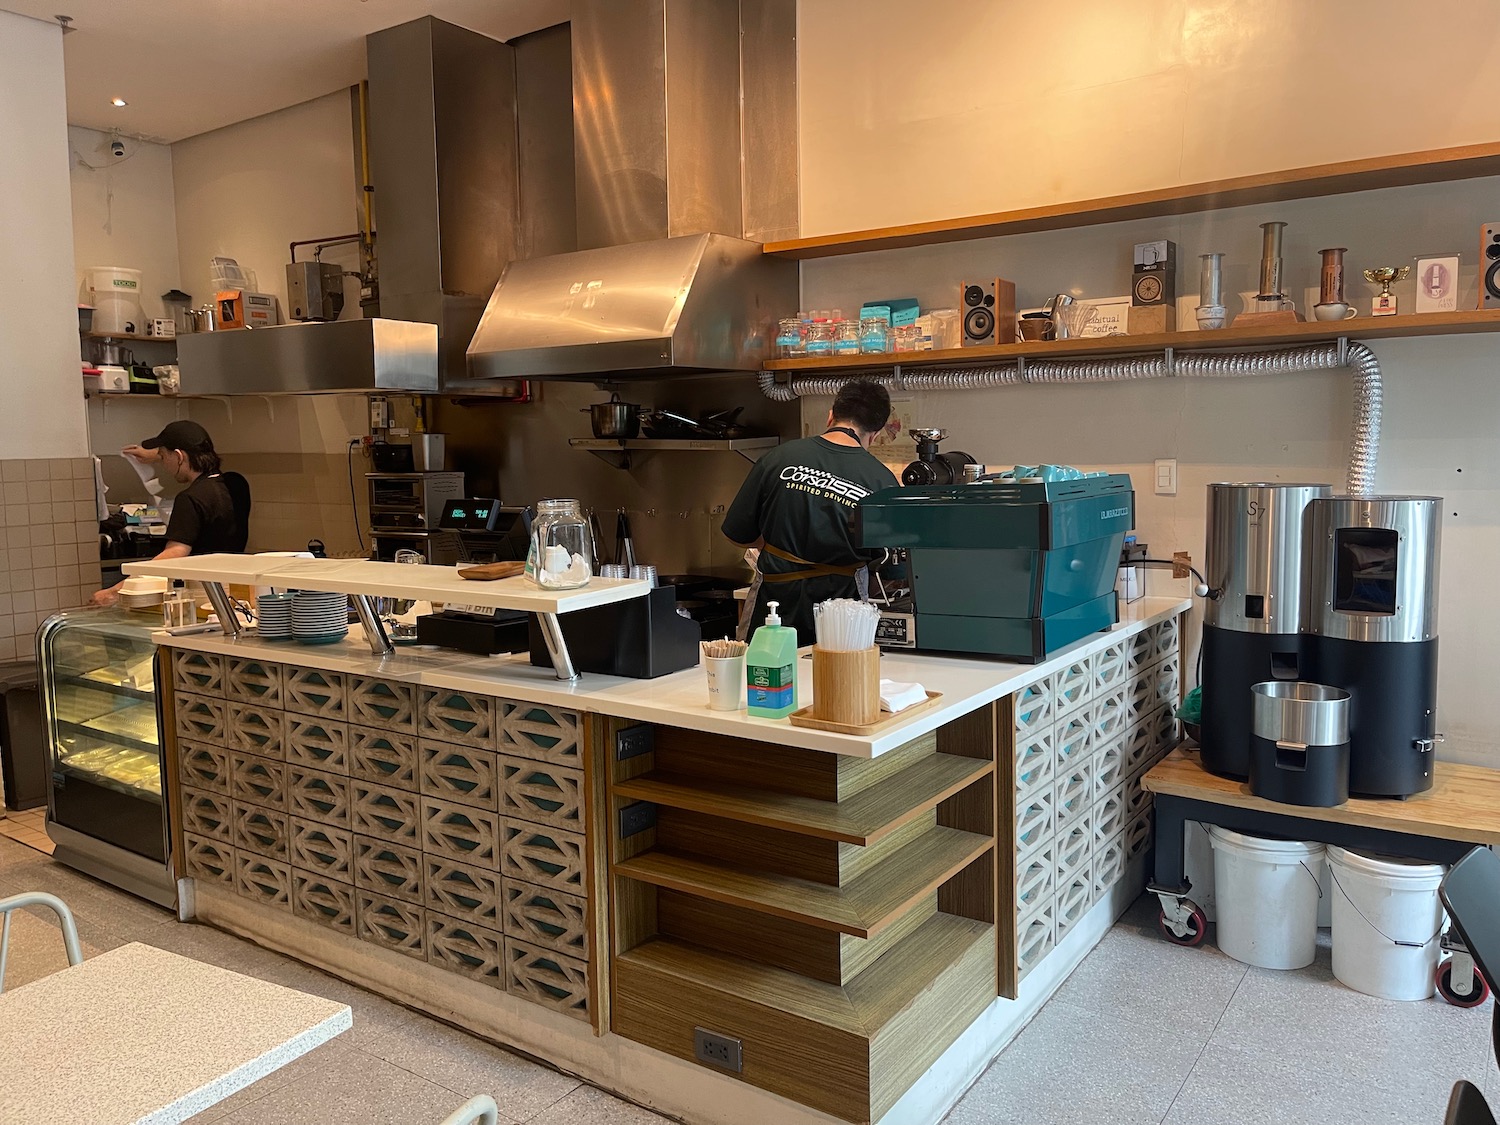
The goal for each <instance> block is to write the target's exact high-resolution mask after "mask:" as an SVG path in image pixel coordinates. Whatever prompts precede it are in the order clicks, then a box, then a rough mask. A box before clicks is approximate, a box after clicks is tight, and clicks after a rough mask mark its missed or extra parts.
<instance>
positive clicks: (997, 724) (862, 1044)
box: [605, 703, 1015, 1122]
mask: <svg viewBox="0 0 1500 1125" xmlns="http://www.w3.org/2000/svg"><path fill="white" fill-rule="evenodd" d="M1002 712H1003V714H1002ZM1009 724H1010V708H1009V704H1008V703H1005V704H990V705H985V706H982V707H980V708H979V709H978V710H976V711H973V712H971V713H969V714H967V715H964V716H962V717H961V718H958V719H955V720H954V721H952V722H950V723H948V724H947V725H946V726H944V727H941V728H939V729H938V730H936V731H934V732H931V733H929V734H925V735H921V736H919V737H917V738H914V739H912V740H911V741H910V742H908V743H907V744H905V745H904V746H901V747H898V748H896V749H894V750H890V751H888V752H887V753H885V754H883V755H881V756H879V757H876V758H868V759H862V758H854V757H849V756H844V755H833V754H826V753H821V752H819V751H810V750H802V749H798V748H795V747H787V746H780V745H776V744H772V743H765V742H749V741H746V740H741V739H734V738H727V737H722V736H717V735H710V734H705V733H700V732H694V731H685V730H681V729H676V728H668V727H653V728H651V743H650V745H651V749H650V751H649V752H645V753H633V754H629V755H627V756H626V757H624V758H621V757H620V756H619V754H618V753H610V754H609V757H610V759H612V762H613V764H612V767H611V777H610V782H609V790H608V792H609V804H610V810H611V813H610V825H611V834H612V839H611V864H610V872H611V877H612V884H613V894H612V903H613V911H614V927H613V951H614V953H613V957H612V961H611V981H612V1000H611V1015H610V1021H611V1028H612V1030H614V1031H615V1032H616V1033H617V1034H620V1035H624V1036H626V1037H627V1038H630V1039H633V1040H635V1041H636V1042H640V1043H645V1044H647V1045H648V1046H652V1047H655V1048H657V1049H659V1050H663V1051H666V1052H668V1053H671V1054H675V1055H678V1056H680V1057H683V1058H688V1059H692V1058H694V1036H695V1035H696V1034H697V1030H696V1029H699V1028H702V1029H707V1030H710V1031H712V1032H714V1033H717V1034H722V1035H725V1036H727V1037H729V1038H733V1039H738V1040H740V1042H741V1043H742V1044H743V1055H744V1064H743V1070H742V1071H741V1074H740V1076H741V1077H742V1078H743V1079H744V1080H745V1081H747V1082H751V1083H754V1084H755V1085H758V1086H762V1087H764V1088H765V1089H768V1090H771V1091H773V1092H775V1093H778V1094H781V1095H783V1096H786V1097H790V1098H793V1099H795V1100H797V1101H799V1102H801V1103H803V1104H805V1105H808V1106H811V1107H813V1108H815V1109H819V1110H821V1111H823V1112H825V1113H830V1114H833V1115H834V1116H837V1117H840V1118H842V1119H844V1120H846V1121H852V1122H868V1121H875V1120H878V1119H879V1118H880V1117H881V1116H882V1115H883V1114H884V1113H885V1112H886V1110H888V1109H889V1108H890V1107H891V1106H892V1105H893V1104H894V1103H895V1101H896V1100H897V1099H898V1098H899V1097H900V1096H901V1094H902V1093H904V1092H905V1090H906V1089H907V1088H908V1087H909V1086H910V1085H911V1083H912V1082H913V1081H915V1080H916V1079H917V1078H918V1077H919V1076H920V1075H921V1074H923V1073H925V1071H926V1070H927V1068H928V1067H929V1066H931V1065H932V1063H933V1062H934V1061H935V1060H936V1059H937V1058H938V1057H939V1056H941V1055H942V1053H943V1052H944V1051H945V1050H947V1048H948V1047H949V1046H950V1045H951V1043H952V1042H953V1040H954V1039H955V1038H956V1037H957V1035H958V1034H959V1033H960V1032H961V1031H962V1030H963V1029H964V1028H965V1027H967V1026H968V1025H969V1024H970V1023H971V1022H972V1021H973V1020H974V1019H975V1018H976V1017H977V1016H978V1015H979V1013H980V1012H982V1011H983V1010H984V1009H985V1008H986V1007H988V1006H989V1004H990V1003H991V1002H992V1001H993V1000H994V998H995V997H996V996H997V995H1000V994H1002V993H1009V992H1010V991H1011V990H1012V987H1013V982H1014V980H1015V969H1014V964H1015V961H1014V949H1013V938H1014V934H1013V931H1012V928H1011V926H1010V925H1009V924H1008V912H1009V910H1010V909H1011V905H1010V899H1009V897H1008V891H1007V892H1006V893H1005V894H1002V893H1001V888H1000V887H999V885H998V883H997V879H996V872H997V870H1000V871H1004V872H1006V873H1007V875H1008V874H1009V872H1010V870H1011V868H1012V866H1013V861H1012V850H1011V849H1012V847H1013V842H1012V841H1011V840H1010V839H1009V837H1008V836H1005V837H999V838H997V836H996V832H995V824H996V810H997V807H998V805H997V802H998V801H999V797H1000V795H1001V792H1002V791H1003V792H1004V793H1005V794H1007V795H1008V794H1009V792H1010V789H1011V787H1012V785H1013V782H1012V778H1011V771H1010V769H1009V763H1010V760H1011V757H1012V754H1011V752H1010V748H1009V746H1008V745H1006V746H1005V747H1004V748H1003V749H1002V748H1001V746H1000V741H999V739H1000V732H1001V731H1002V730H1006V729H1008V727H1009ZM627 726H629V724H628V723H625V722H624V721H622V720H610V721H609V723H608V727H607V729H606V731H605V734H606V738H611V739H612V738H614V737H615V735H616V734H617V733H618V732H619V731H621V730H624V729H625V728H626V727H627ZM605 749H608V747H606V748H605ZM1002 761H1003V762H1004V763H1005V764H1006V766H1007V768H1006V769H1005V770H1004V773H1005V777H1004V779H1003V780H1001V779H999V773H1000V772H1001V771H1000V769H999V765H1000V763H1001V762H1002ZM643 809H647V810H648V811H649V815H643V812H642V810H643ZM627 826H628V827H627ZM1002 852H1003V855H1001V854H1000V853H1002ZM1002 900H1003V901H1002ZM1001 916H1004V917H1006V921H1007V924H1005V925H1002V926H997V925H996V924H995V923H996V919H997V917H1001Z"/></svg>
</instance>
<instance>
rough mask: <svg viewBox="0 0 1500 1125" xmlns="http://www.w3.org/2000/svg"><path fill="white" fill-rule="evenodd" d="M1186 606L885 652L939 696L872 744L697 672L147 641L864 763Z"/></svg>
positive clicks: (804, 672)
mask: <svg viewBox="0 0 1500 1125" xmlns="http://www.w3.org/2000/svg"><path fill="white" fill-rule="evenodd" d="M393 565H394V564H393ZM408 569H409V568H408ZM1191 605H1192V601H1191V599H1188V598H1173V597H1157V598H1142V599H1141V600H1140V601H1138V602H1135V603H1133V604H1131V605H1127V606H1123V607H1121V616H1122V618H1123V620H1122V621H1121V622H1120V624H1118V625H1116V626H1115V627H1114V628H1113V629H1110V630H1108V631H1106V632H1102V633H1096V634H1094V635H1093V636H1091V637H1088V638H1086V639H1084V640H1082V641H1079V642H1078V643H1077V644H1073V645H1069V646H1068V647H1067V648H1063V649H1059V650H1058V651H1057V652H1056V653H1054V654H1053V655H1052V656H1050V657H1048V659H1047V660H1045V661H1043V662H1042V663H1040V664H1010V663H1006V662H1004V661H996V660H977V659H968V658H961V657H954V656H931V655H921V654H913V655H898V654H896V653H886V654H885V655H883V656H882V657H881V660H880V674H881V675H882V676H884V677H886V678H888V679H892V680H898V681H904V682H915V683H920V684H921V685H922V686H923V687H925V688H927V690H929V691H937V692H941V693H942V695H943V698H942V699H941V700H940V701H939V702H938V703H937V704H936V705H935V706H933V707H930V708H926V709H924V710H922V711H921V712H920V713H919V714H916V715H913V716H912V717H911V718H910V719H908V720H906V721H904V722H897V723H894V724H892V725H891V726H889V727H887V728H885V729H884V730H882V731H881V732H880V733H878V734H876V735H874V736H858V735H846V734H834V733H832V732H829V731H818V730H809V729H807V728H805V727H794V726H792V725H791V723H789V722H788V721H787V720H785V719H755V718H751V717H750V716H749V715H748V714H746V713H745V712H744V711H743V710H741V711H710V710H709V708H708V692H707V687H706V684H705V679H704V672H703V669H702V667H701V666H700V667H697V668H689V669H687V670H686V671H683V672H677V673H674V674H672V675H670V676H662V677H660V678H658V679H655V680H628V679H620V678H618V677H614V676H599V675H589V674H585V675H583V676H581V677H579V678H578V679H577V680H575V681H573V682H572V683H567V682H564V681H561V680H559V679H557V676H556V674H555V673H554V672H553V670H552V668H551V667H546V668H533V667H532V666H531V664H530V661H529V659H528V658H527V657H526V656H525V655H502V656H471V655H469V654H468V653H462V652H454V651H452V650H449V649H437V648H425V647H413V648H408V647H403V648H399V649H397V650H396V651H395V652H394V653H392V654H391V655H389V656H375V655H373V654H372V653H371V652H370V651H369V647H368V646H367V645H366V644H365V642H364V639H363V637H362V636H361V635H360V634H359V630H358V629H357V628H352V627H351V629H350V635H349V637H348V639H346V640H345V641H343V642H342V643H340V644H336V645H299V644H295V643H289V642H284V641H283V642H268V641H262V640H260V639H259V638H257V637H255V636H253V635H249V634H247V635H245V636H242V637H241V638H240V639H238V640H234V639H231V638H229V637H226V636H224V635H223V634H221V633H197V634H193V635H191V636H185V637H170V636H168V635H167V634H165V633H160V632H158V633H156V634H154V640H155V641H156V643H157V644H159V645H164V646H169V647H174V648H185V649H192V650H195V651H198V652H217V653H224V654H227V655H231V656H254V657H256V658H258V659H262V660H271V661H280V662H285V663H287V664H298V665H302V666H304V667H310V668H325V669H328V670H330V671H335V672H352V673H357V674H360V675H368V676H387V677H390V678H393V679H400V680H405V681H407V682H409V683H416V684H420V685H423V686H427V687H442V688H449V689H451V690H456V691H470V692H476V693H479V694H483V695H497V696H503V697H505V698H507V699H516V700H521V701H524V702H528V703H541V704H546V705H549V706H554V707H567V708H572V709H574V710H578V711H587V712H592V713H595V714H601V715H613V716H618V717H619V718H624V719H634V720H637V721H639V722H647V723H656V724H660V725H662V726H671V727H681V728H683V729H686V730H698V731H705V732H708V733H711V734H720V735H727V736H729V737H732V738H747V739H751V740H754V741H758V742H776V743H779V744H781V745H783V746H797V747H801V748H803V749H807V750H823V751H826V752H828V753H832V754H849V755H852V756H854V757H859V758H873V757H877V756H879V755H881V754H884V753H885V752H886V751H888V750H893V749H895V748H896V747H898V746H901V745H903V744H905V743H907V742H909V741H911V740H912V739H913V738H917V737H919V736H920V735H923V734H926V733H927V732H928V731H931V730H936V729H937V728H938V727H940V726H943V725H945V724H946V723H949V722H952V721H953V720H954V719H956V718H958V717H960V716H962V715H966V714H968V713H969V712H970V711H973V710H974V709H975V708H977V707H982V706H984V705H985V704H986V703H990V702H993V701H994V700H996V699H1001V698H1003V697H1004V696H1007V695H1010V694H1011V693H1012V692H1014V691H1015V690H1016V689H1017V688H1019V687H1020V686H1022V685H1023V684H1028V683H1031V682H1033V681H1035V680H1038V679H1040V678H1042V677H1043V676H1046V675H1048V674H1050V673H1051V672H1054V671H1056V670H1057V669H1059V668H1062V667H1065V666H1066V665H1068V664H1071V663H1072V662H1073V661H1075V660H1077V659H1078V658H1079V657H1080V656H1085V655H1089V654H1091V653H1093V652H1096V651H1098V650H1099V649H1102V648H1105V647H1107V646H1108V645H1110V644H1113V643H1114V642H1115V641H1117V640H1119V639H1120V637H1122V636H1126V635H1129V634H1131V633H1135V632H1139V631H1140V630H1141V629H1144V628H1147V627H1149V626H1151V625H1155V624H1157V623H1158V622H1160V621H1165V620H1167V619H1168V618H1171V617H1176V616H1177V615H1178V614H1181V613H1186V612H1187V611H1188V609H1189V608H1190V607H1191ZM811 702H812V669H811V665H810V662H809V661H807V660H804V661H802V663H801V665H800V669H799V674H798V677H797V705H798V707H805V706H807V705H808V704H810V703H811Z"/></svg>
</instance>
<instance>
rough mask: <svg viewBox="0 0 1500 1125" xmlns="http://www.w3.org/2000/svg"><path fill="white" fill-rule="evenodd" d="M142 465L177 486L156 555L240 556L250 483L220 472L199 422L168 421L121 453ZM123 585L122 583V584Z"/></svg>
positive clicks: (110, 598)
mask: <svg viewBox="0 0 1500 1125" xmlns="http://www.w3.org/2000/svg"><path fill="white" fill-rule="evenodd" d="M121 452H122V453H124V455H125V456H126V457H130V458H133V459H135V460H136V461H140V462H142V463H145V464H150V463H152V462H156V463H158V464H160V465H161V466H162V468H163V469H164V470H165V471H166V473H167V474H168V475H169V476H171V477H172V479H173V480H175V481H177V483H178V484H185V485H187V487H186V488H184V489H183V490H182V491H181V492H179V493H178V494H177V496H176V498H175V499H174V500H173V501H172V516H171V518H170V519H169V520H168V521H167V534H166V540H167V545H166V546H165V547H164V548H162V550H161V553H160V554H158V555H157V556H156V557H157V558H159V559H180V558H183V557H185V556H187V555H212V554H220V553H225V552H227V553H230V554H239V553H241V552H243V551H244V549H245V542H246V540H248V539H249V537H250V485H249V482H247V481H246V480H245V478H244V477H242V476H241V475H240V474H239V473H225V472H221V470H220V464H219V455H218V454H217V453H215V452H214V443H213V439H212V438H211V437H209V436H208V431H207V430H205V429H204V428H203V427H202V426H200V425H198V423H197V422H188V421H177V422H169V423H167V425H166V427H165V428H164V429H163V430H162V432H161V433H159V434H157V435H156V436H155V437H153V438H147V439H146V440H145V441H143V442H141V444H140V445H131V446H127V447H126V448H125V449H123V450H121ZM122 584H123V583H122ZM119 592H120V585H115V586H111V587H109V589H107V590H100V591H99V592H98V593H97V594H95V595H94V604H95V605H113V604H114V603H115V601H116V600H117V599H118V598H119Z"/></svg>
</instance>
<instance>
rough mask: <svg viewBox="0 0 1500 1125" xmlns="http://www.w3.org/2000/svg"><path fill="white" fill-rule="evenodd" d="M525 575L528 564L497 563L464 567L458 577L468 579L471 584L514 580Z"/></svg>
mask: <svg viewBox="0 0 1500 1125" xmlns="http://www.w3.org/2000/svg"><path fill="white" fill-rule="evenodd" d="M524 573H526V564H525V563H523V562H497V563H484V564H482V565H480V566H466V567H463V568H462V569H460V570H459V572H458V576H459V577H460V578H467V579H468V580H469V581H471V582H493V581H495V579H497V578H514V577H515V576H516V575H518V574H524Z"/></svg>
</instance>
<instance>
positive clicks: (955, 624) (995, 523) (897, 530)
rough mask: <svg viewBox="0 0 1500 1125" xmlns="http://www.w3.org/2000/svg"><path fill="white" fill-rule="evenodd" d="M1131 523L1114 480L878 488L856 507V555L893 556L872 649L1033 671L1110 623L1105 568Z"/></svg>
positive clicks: (1129, 501) (1130, 504) (1124, 489)
mask: <svg viewBox="0 0 1500 1125" xmlns="http://www.w3.org/2000/svg"><path fill="white" fill-rule="evenodd" d="M1134 525H1135V492H1134V490H1133V489H1132V487H1131V484H1130V477H1129V476H1128V475H1127V474H1124V473H1112V474H1111V473H1098V474H1093V475H1082V474H1080V475H1079V476H1077V478H1076V479H1071V480H1046V479H1042V478H1039V477H1033V478H1019V479H1018V478H1016V477H1014V476H1005V477H1000V476H996V477H989V478H981V479H979V480H977V481H975V482H974V483H971V484H960V485H926V486H917V487H905V488H888V489H884V490H882V491H880V492H876V493H873V494H871V495H869V496H867V497H865V498H864V499H863V500H861V501H860V503H859V507H858V508H857V509H856V515H855V531H856V536H857V540H858V542H859V545H860V546H861V547H864V548H867V549H880V548H886V549H888V550H890V551H892V552H898V553H901V554H904V555H905V558H906V561H907V567H908V573H907V578H908V580H909V585H908V587H907V588H906V589H905V590H904V591H903V592H902V593H901V594H900V595H899V596H894V597H890V598H887V599H885V604H884V605H883V606H882V611H881V620H880V625H879V632H878V634H877V641H878V643H879V644H880V645H881V646H882V647H884V648H891V649H915V650H922V651H932V652H954V653H967V654H973V655H979V656H987V657H995V658H1002V659H1006V660H1013V661H1018V662H1021V663H1028V664H1036V663H1040V662H1041V661H1043V660H1045V659H1046V658H1047V656H1048V654H1049V653H1052V652H1055V651H1057V650H1058V649H1060V648H1062V647H1064V646H1065V645H1070V644H1072V643H1074V642H1075V641H1079V640H1082V639H1083V638H1084V637H1087V636H1088V635H1089V634H1090V633H1096V632H1099V631H1100V630H1103V629H1108V628H1110V627H1111V626H1112V625H1114V624H1115V623H1116V622H1117V621H1118V620H1119V609H1118V606H1117V604H1116V597H1115V571H1116V569H1117V567H1118V566H1119V561H1120V548H1121V546H1122V545H1123V543H1124V540H1125V534H1126V532H1128V531H1130V530H1131V528H1132V527H1134Z"/></svg>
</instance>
